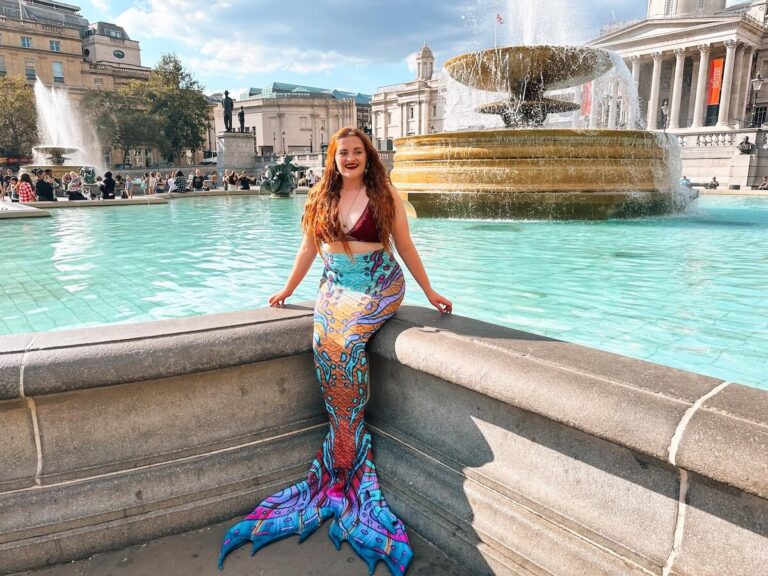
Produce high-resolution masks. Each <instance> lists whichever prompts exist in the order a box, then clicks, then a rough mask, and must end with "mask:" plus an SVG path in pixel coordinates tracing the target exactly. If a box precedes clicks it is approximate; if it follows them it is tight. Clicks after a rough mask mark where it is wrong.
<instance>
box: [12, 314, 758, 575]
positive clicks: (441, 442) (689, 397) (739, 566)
mask: <svg viewBox="0 0 768 576" xmlns="http://www.w3.org/2000/svg"><path fill="white" fill-rule="evenodd" d="M311 316H312V310H311V307H309V306H292V307H290V308H287V309H282V310H280V309H269V308H267V309H259V310H254V311H248V312H237V313H231V314H216V315H210V316H201V317H194V318H186V319H181V320H169V321H162V322H151V323H145V324H129V325H117V326H106V327H99V328H91V329H83V330H72V331H62V332H50V333H41V334H25V335H17V336H6V337H0V429H1V430H3V432H4V433H3V434H2V435H0V462H3V464H4V465H3V466H2V467H0V573H8V572H13V571H18V570H24V569H27V568H32V567H36V566H42V565H45V564H50V563H57V562H64V561H67V560H71V559H75V558H81V557H84V556H88V555H90V554H92V553H94V552H97V551H100V550H106V549H110V548H119V547H123V546H126V545H128V544H131V543H134V542H140V541H143V540H147V539H150V538H155V537H158V536H161V535H164V534H168V533H172V532H179V531H184V530H189V529H192V528H195V527H198V526H202V525H205V524H208V523H211V522H214V521H217V520H220V519H224V518H231V517H233V516H236V515H238V514H241V513H244V512H246V511H249V510H250V509H251V508H253V507H254V506H255V504H257V503H258V500H259V499H260V498H261V497H263V496H265V495H267V494H268V493H270V492H272V491H274V490H276V489H277V488H278V487H283V486H285V485H286V484H288V483H289V482H292V481H295V480H297V479H299V478H301V477H303V476H304V474H305V472H306V469H307V467H308V465H309V462H310V461H311V459H312V457H313V456H314V454H315V452H316V450H317V449H318V448H319V447H320V444H321V441H322V438H323V437H324V434H325V431H326V415H325V412H324V410H323V407H322V400H321V397H320V392H319V386H318V385H317V383H316V382H315V376H314V370H313V366H312V358H311V348H310V334H311V330H312V317H311ZM371 374H372V383H371V386H372V395H371V403H370V405H369V409H368V419H369V423H370V428H371V430H372V432H373V434H374V451H375V457H376V460H377V467H378V469H379V472H380V476H381V479H382V483H383V487H384V490H385V494H387V497H388V499H389V502H390V504H391V505H392V507H393V509H394V510H395V511H396V512H397V513H398V514H399V515H400V516H401V517H402V518H403V519H404V520H405V522H406V523H407V525H408V526H409V529H410V530H412V531H416V532H418V533H420V534H422V535H424V536H425V537H426V538H427V539H429V540H430V541H432V542H434V543H436V544H437V545H438V546H440V547H441V548H442V549H443V550H445V551H446V552H447V553H449V554H450V555H452V556H453V557H454V558H456V559H457V560H458V561H459V562H461V563H462V564H464V565H465V566H466V567H467V568H468V569H469V570H470V572H471V573H473V574H487V573H494V574H499V575H501V574H521V575H534V574H536V575H540V574H553V575H555V574H557V575H569V576H570V575H573V576H576V575H579V576H582V575H584V574H605V575H616V576H634V575H637V576H640V575H643V576H647V575H648V574H664V575H678V576H694V575H695V576H715V575H717V576H721V575H722V574H728V575H729V576H756V575H757V574H761V573H763V572H764V570H765V566H766V565H768V520H766V519H768V456H766V454H768V451H767V450H766V447H767V446H768V393H766V392H764V391H761V390H757V389H752V388H747V387H744V386H740V385H739V384H736V383H731V382H721V381H719V380H716V379H713V378H708V377H704V376H700V375H697V374H692V373H689V372H684V371H681V370H676V369H672V368H667V367H663V366H659V365H655V364H650V363H647V362H643V361H639V360H634V359H630V358H626V357H623V356H618V355H615V354H611V353H607V352H602V351H598V350H594V349H590V348H586V347H583V346H578V345H574V344H569V343H565V342H561V341H557V340H553V339H549V338H545V337H541V336H536V335H533V334H528V333H524V332H519V331H515V330H511V329H507V328H503V327H499V326H495V325H491V324H487V323H483V322H479V321H474V320H470V319H466V318H461V317H457V316H440V315H439V314H438V313H437V312H435V311H433V310H425V309H423V308H415V307H409V306H406V307H404V308H403V309H402V310H401V311H400V312H399V313H398V315H397V316H396V317H395V319H393V320H392V321H390V322H389V323H388V324H387V325H386V326H385V328H384V329H383V330H382V331H381V333H380V334H379V335H377V337H376V338H375V339H374V341H373V342H372V346H371ZM323 530H324V529H323ZM296 553H297V554H299V553H300V551H299V549H298V548H297V551H296ZM212 570H213V567H212Z"/></svg>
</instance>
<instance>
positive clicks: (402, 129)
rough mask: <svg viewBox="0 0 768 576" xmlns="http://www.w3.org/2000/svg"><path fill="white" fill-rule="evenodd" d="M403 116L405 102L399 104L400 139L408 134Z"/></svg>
mask: <svg viewBox="0 0 768 576" xmlns="http://www.w3.org/2000/svg"><path fill="white" fill-rule="evenodd" d="M405 116H406V114H405V102H400V137H401V138H402V137H403V136H405V135H406V134H408V124H407V121H408V120H407V119H406V117H405Z"/></svg>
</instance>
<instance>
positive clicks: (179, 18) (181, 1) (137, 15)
mask: <svg viewBox="0 0 768 576" xmlns="http://www.w3.org/2000/svg"><path fill="white" fill-rule="evenodd" d="M92 1H93V0H92ZM97 1H103V0H97ZM137 4H138V5H137V6H131V7H130V8H128V10H126V11H125V12H123V13H122V14H120V15H119V16H118V17H117V18H116V21H117V24H119V25H120V26H122V27H123V28H125V29H126V31H127V32H128V35H129V36H131V37H132V38H133V37H138V38H141V37H144V38H166V39H167V40H171V41H178V42H183V43H184V44H189V45H194V44H197V43H199V42H200V41H201V40H202V39H203V38H206V37H208V34H210V33H211V32H213V31H215V30H216V29H217V28H219V30H220V33H224V30H223V29H222V25H221V23H220V22H217V21H216V19H215V18H214V17H213V16H212V15H211V14H215V13H216V11H217V10H220V9H222V8H228V7H229V6H230V4H229V3H228V2H221V1H213V2H205V1H201V0H162V1H161V0H149V1H148V2H146V3H143V4H141V3H137Z"/></svg>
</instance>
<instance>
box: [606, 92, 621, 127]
mask: <svg viewBox="0 0 768 576" xmlns="http://www.w3.org/2000/svg"><path fill="white" fill-rule="evenodd" d="M618 103H619V83H618V82H617V81H616V79H613V80H611V100H610V102H609V104H608V129H610V130H613V129H615V128H616V107H617V105H618Z"/></svg>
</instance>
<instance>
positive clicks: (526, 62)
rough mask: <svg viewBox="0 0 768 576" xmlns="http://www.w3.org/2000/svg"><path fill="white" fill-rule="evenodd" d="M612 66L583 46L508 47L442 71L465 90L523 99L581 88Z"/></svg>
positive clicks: (464, 58) (454, 61)
mask: <svg viewBox="0 0 768 576" xmlns="http://www.w3.org/2000/svg"><path fill="white" fill-rule="evenodd" d="M612 66H613V62H612V61H611V57H610V54H609V53H608V52H606V51H605V50H600V49H598V48H587V47H584V46H508V47H504V48H492V49H490V50H484V51H482V52H470V53H468V54H462V55H460V56H456V57H454V58H451V59H450V60H448V61H447V62H446V63H445V66H444V67H445V69H446V71H447V72H448V74H450V75H451V77H452V78H453V79H454V80H456V81H457V82H461V83H462V84H464V85H465V86H469V87H473V88H479V89H480V90H487V91H490V92H509V93H512V94H519V95H521V96H522V95H523V94H525V93H528V92H530V91H531V89H532V88H534V90H533V91H534V92H543V91H544V90H559V89H562V88H569V87H571V86H577V85H579V84H584V83H585V82H589V81H590V80H594V79H595V78H598V77H599V76H602V75H603V74H605V73H606V72H608V70H610V69H611V67H612Z"/></svg>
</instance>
